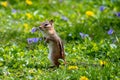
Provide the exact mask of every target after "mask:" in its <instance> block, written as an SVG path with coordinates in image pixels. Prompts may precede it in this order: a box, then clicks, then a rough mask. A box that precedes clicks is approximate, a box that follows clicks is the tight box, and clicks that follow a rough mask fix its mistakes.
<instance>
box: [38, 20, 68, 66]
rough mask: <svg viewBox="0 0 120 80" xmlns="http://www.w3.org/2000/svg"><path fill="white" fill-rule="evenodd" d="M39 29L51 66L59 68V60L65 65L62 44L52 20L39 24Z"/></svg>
mask: <svg viewBox="0 0 120 80" xmlns="http://www.w3.org/2000/svg"><path fill="white" fill-rule="evenodd" d="M39 29H40V31H41V32H42V34H43V36H44V40H45V42H47V43H48V48H49V55H48V58H49V60H50V61H51V63H52V64H53V66H57V67H59V65H60V62H59V61H58V60H59V59H62V60H64V64H65V63H66V62H65V52H64V46H63V42H62V40H61V39H60V37H59V36H58V35H57V33H56V31H55V29H54V25H53V20H50V21H45V22H43V23H41V24H40V26H39Z"/></svg>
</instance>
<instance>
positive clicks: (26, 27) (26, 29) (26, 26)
mask: <svg viewBox="0 0 120 80" xmlns="http://www.w3.org/2000/svg"><path fill="white" fill-rule="evenodd" d="M23 26H24V27H25V28H24V32H28V31H29V29H28V24H27V23H24V24H23Z"/></svg>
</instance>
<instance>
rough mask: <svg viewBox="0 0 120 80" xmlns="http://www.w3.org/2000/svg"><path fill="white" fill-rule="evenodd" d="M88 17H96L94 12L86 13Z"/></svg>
mask: <svg viewBox="0 0 120 80" xmlns="http://www.w3.org/2000/svg"><path fill="white" fill-rule="evenodd" d="M85 14H86V15H87V16H94V12H92V11H86V13H85Z"/></svg>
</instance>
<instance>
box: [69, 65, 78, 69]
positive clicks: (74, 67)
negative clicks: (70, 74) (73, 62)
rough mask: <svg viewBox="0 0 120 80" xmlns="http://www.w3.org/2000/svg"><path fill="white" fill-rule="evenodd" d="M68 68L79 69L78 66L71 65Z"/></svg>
mask: <svg viewBox="0 0 120 80" xmlns="http://www.w3.org/2000/svg"><path fill="white" fill-rule="evenodd" d="M68 69H69V70H73V69H78V67H77V66H69V67H68Z"/></svg>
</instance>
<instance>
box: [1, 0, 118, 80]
mask: <svg viewBox="0 0 120 80" xmlns="http://www.w3.org/2000/svg"><path fill="white" fill-rule="evenodd" d="M3 1H4V0H1V1H0V80H19V79H22V80H24V79H32V80H79V79H80V78H81V77H82V76H85V77H86V78H88V79H89V80H120V22H119V21H120V17H119V16H116V15H115V13H117V12H119V11H120V8H119V4H120V1H119V0H111V1H110V0H108V1H107V0H106V1H105V0H99V1H98V0H32V5H27V3H26V2H25V1H19V0H7V2H8V5H7V6H6V7H4V6H3V5H1V4H2V2H3ZM60 1H62V2H60ZM100 6H105V10H103V11H100V10H99V8H100ZM13 9H15V11H16V12H12V10H13ZM86 11H92V12H93V13H94V16H86ZM27 13H29V14H28V15H27ZM62 16H64V17H66V18H67V19H68V20H64V19H62ZM50 19H53V20H54V25H55V29H56V31H57V32H58V34H59V35H60V37H61V38H62V39H63V41H64V47H65V53H66V61H67V65H66V66H64V65H60V67H59V68H53V69H50V68H48V67H49V66H50V65H51V64H50V62H49V60H48V58H47V55H48V48H47V45H46V44H45V43H44V41H39V42H38V43H33V44H28V43H27V38H34V37H42V34H41V33H40V32H35V33H33V34H32V33H31V32H30V30H31V29H32V28H33V27H37V26H39V24H40V22H43V21H45V20H50ZM110 28H112V29H113V30H114V32H113V34H111V35H109V34H107V32H108V30H109V29H110ZM80 32H82V33H85V34H88V35H89V36H88V37H86V38H84V39H82V38H81V36H80V34H79V33H80ZM70 34H71V35H70ZM86 80H87V79H86Z"/></svg>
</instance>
